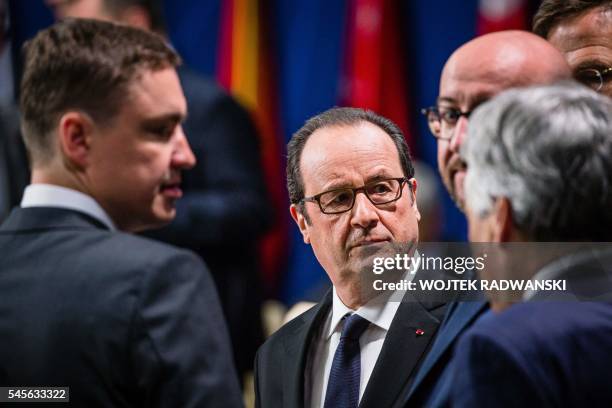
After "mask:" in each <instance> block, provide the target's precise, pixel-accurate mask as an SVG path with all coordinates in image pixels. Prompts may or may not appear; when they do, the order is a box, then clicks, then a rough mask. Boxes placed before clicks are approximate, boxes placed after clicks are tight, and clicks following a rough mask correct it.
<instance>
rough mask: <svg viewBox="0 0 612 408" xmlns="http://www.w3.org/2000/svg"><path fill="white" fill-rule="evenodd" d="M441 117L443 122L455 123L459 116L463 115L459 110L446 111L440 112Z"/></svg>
mask: <svg viewBox="0 0 612 408" xmlns="http://www.w3.org/2000/svg"><path fill="white" fill-rule="evenodd" d="M440 116H441V117H442V119H443V120H445V121H447V122H449V123H454V122H456V121H457V120H459V116H461V113H460V112H459V110H457V109H444V110H441V111H440Z"/></svg>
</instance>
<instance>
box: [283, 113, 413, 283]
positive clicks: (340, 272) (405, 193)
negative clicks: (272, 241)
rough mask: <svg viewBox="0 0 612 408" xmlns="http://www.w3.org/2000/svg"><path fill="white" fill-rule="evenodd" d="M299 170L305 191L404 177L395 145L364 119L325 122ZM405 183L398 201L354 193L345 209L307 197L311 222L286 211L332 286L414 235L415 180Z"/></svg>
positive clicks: (355, 276) (349, 278) (348, 280)
mask: <svg viewBox="0 0 612 408" xmlns="http://www.w3.org/2000/svg"><path fill="white" fill-rule="evenodd" d="M300 171H301V175H302V179H303V181H304V188H305V196H306V197H310V196H313V195H315V194H319V193H321V192H324V191H328V190H332V189H335V188H342V187H361V186H363V185H364V184H366V183H369V182H372V181H376V180H379V179H384V178H395V177H403V176H404V173H403V171H402V168H401V165H400V161H399V156H398V152H397V149H396V147H395V144H394V143H393V141H392V140H391V138H390V137H389V135H387V133H385V132H384V131H383V130H382V129H381V128H379V127H378V126H376V125H373V124H371V123H369V122H362V123H359V124H357V125H353V126H336V127H326V128H322V129H319V130H317V131H315V132H314V133H313V134H312V135H311V136H310V138H309V139H308V141H307V142H306V145H305V146H304V150H303V151H302V155H301V165H300ZM410 185H411V186H412V188H411V187H410V186H409V185H408V184H407V183H404V184H403V187H402V196H401V198H400V199H399V200H397V201H394V202H391V203H388V204H383V205H379V206H375V205H374V204H372V203H371V202H370V201H369V200H368V198H367V197H366V196H365V194H364V193H363V192H361V191H360V192H358V193H357V195H356V197H355V204H354V206H353V208H352V209H351V210H350V211H347V212H344V213H341V214H331V215H330V214H323V213H322V212H321V210H320V208H319V206H318V205H317V203H313V202H306V203H305V206H306V212H307V213H308V215H309V218H310V222H306V220H305V218H304V216H303V214H301V213H300V212H299V211H298V210H297V207H296V206H295V205H293V206H292V207H291V214H292V216H293V218H294V220H295V221H296V223H297V224H298V226H299V228H300V230H301V232H302V235H303V237H304V242H306V243H308V244H310V245H312V248H313V251H314V253H315V255H316V257H317V259H318V260H319V262H320V264H321V265H322V266H323V268H324V269H325V271H326V272H327V273H328V275H329V276H330V279H331V280H332V283H333V284H334V285H336V286H339V285H346V284H347V283H351V282H356V280H358V279H359V273H360V272H361V271H367V270H370V271H371V268H372V258H373V257H374V256H386V255H377V254H381V253H383V252H385V251H387V250H388V249H389V247H391V246H393V245H394V244H399V243H408V242H416V241H417V240H418V220H419V219H420V214H419V212H418V209H417V206H416V201H415V197H416V195H415V191H416V181H415V180H414V179H411V181H410Z"/></svg>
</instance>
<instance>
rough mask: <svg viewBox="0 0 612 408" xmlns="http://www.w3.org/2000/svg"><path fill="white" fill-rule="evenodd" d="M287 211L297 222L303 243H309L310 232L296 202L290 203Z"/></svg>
mask: <svg viewBox="0 0 612 408" xmlns="http://www.w3.org/2000/svg"><path fill="white" fill-rule="evenodd" d="M289 212H290V213H291V218H293V221H295V223H296V224H297V226H298V228H299V229H300V232H301V233H302V238H303V239H304V243H305V244H310V233H309V231H308V222H307V221H306V217H304V214H302V212H301V211H300V210H299V208H298V206H297V205H296V204H291V207H289Z"/></svg>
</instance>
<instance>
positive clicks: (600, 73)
mask: <svg viewBox="0 0 612 408" xmlns="http://www.w3.org/2000/svg"><path fill="white" fill-rule="evenodd" d="M584 71H595V72H596V73H597V76H598V77H599V82H600V83H599V87H598V88H597V89H595V88H591V87H590V86H588V85H587V84H585V83H584V82H582V81H580V80H578V78H577V74H578V73H580V72H584ZM608 72H610V73H612V67H607V68H604V69H599V68H583V69H581V70H579V71H577V72H576V73H575V74H573V75H572V76H573V77H574V78H575V79H576V80H577V81H578V82H580V83H581V84H583V85H585V86H587V87H589V88H591V89H593V90H594V91H595V92H599V91H601V89H602V88H603V87H604V84H605V83H606V81H604V75H606V74H607V73H608Z"/></svg>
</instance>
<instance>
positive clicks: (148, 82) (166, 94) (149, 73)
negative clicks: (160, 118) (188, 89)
mask: <svg viewBox="0 0 612 408" xmlns="http://www.w3.org/2000/svg"><path fill="white" fill-rule="evenodd" d="M125 100H126V104H128V105H129V104H132V105H133V108H135V109H136V110H143V109H144V110H148V111H155V112H162V111H168V112H173V113H175V114H178V115H180V116H182V117H186V115H187V102H186V100H185V96H184V94H183V89H182V87H181V84H180V81H179V79H178V75H177V73H176V70H175V69H174V68H172V67H167V68H162V69H157V70H150V69H141V70H139V72H137V73H136V74H135V75H134V76H132V78H131V79H130V81H129V83H128V86H127V92H126V97H125Z"/></svg>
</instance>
